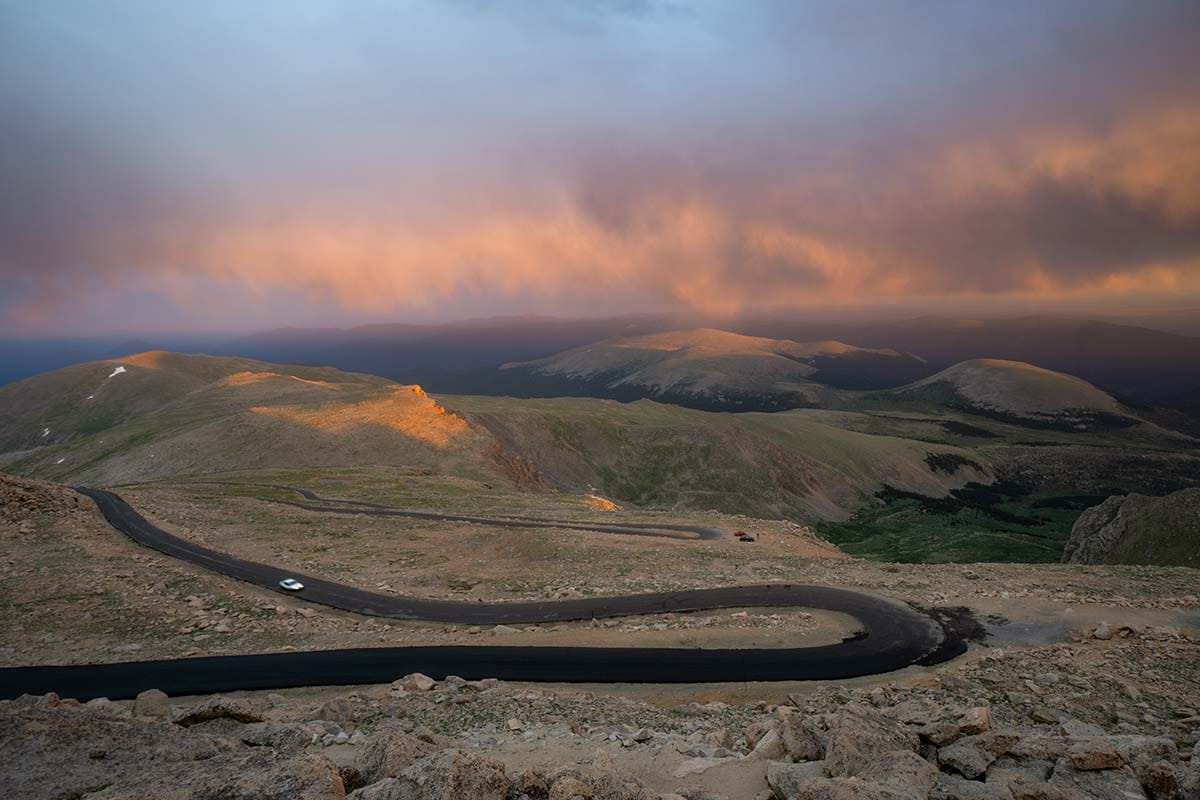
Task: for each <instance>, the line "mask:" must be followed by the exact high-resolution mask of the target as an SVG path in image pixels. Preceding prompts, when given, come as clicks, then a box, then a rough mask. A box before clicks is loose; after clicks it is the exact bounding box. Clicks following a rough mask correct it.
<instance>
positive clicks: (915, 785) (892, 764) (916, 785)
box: [858, 750, 938, 797]
mask: <svg viewBox="0 0 1200 800" xmlns="http://www.w3.org/2000/svg"><path fill="white" fill-rule="evenodd" d="M858 777H860V778H863V779H865V780H869V781H875V782H877V783H881V784H884V785H885V786H894V787H897V788H901V789H911V790H912V791H913V793H914V794H915V795H916V796H918V797H924V796H925V795H927V794H929V790H930V789H932V788H933V786H934V784H935V783H937V777H938V768H937V767H935V766H934V765H933V764H930V763H929V762H928V761H926V760H925V759H923V758H921V757H920V756H919V755H917V754H916V753H914V752H913V751H911V750H893V751H892V752H890V753H884V754H883V755H881V756H877V757H875V758H874V759H872V760H871V761H870V763H868V764H867V765H866V766H865V767H864V768H863V769H862V771H861V772H859V773H858Z"/></svg>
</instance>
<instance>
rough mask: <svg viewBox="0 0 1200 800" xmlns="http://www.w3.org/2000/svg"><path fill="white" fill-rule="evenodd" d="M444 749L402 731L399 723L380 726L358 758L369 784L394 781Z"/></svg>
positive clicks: (361, 773) (359, 752) (356, 766)
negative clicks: (389, 779) (386, 780)
mask: <svg viewBox="0 0 1200 800" xmlns="http://www.w3.org/2000/svg"><path fill="white" fill-rule="evenodd" d="M440 749H442V748H440V747H438V746H437V745H436V744H433V743H431V742H428V741H426V740H424V739H421V738H419V737H417V736H413V735H412V734H410V733H407V732H405V731H404V730H402V729H401V728H400V727H399V726H398V725H397V724H396V723H391V724H385V725H382V726H380V727H379V728H378V729H377V730H376V731H374V732H373V733H371V734H370V736H369V737H368V739H367V743H366V745H365V746H364V747H363V748H362V749H360V750H359V751H358V753H357V755H356V757H355V759H354V766H355V768H356V769H357V770H358V772H359V774H360V775H361V776H362V780H363V782H364V783H366V784H372V783H375V782H377V781H381V780H383V779H384V778H394V777H396V776H397V775H399V774H400V772H401V771H402V770H404V769H405V768H407V767H409V766H411V765H413V764H414V763H416V762H417V761H419V760H421V759H422V758H425V757H426V756H430V755H432V754H433V753H436V752H437V751H438V750H440Z"/></svg>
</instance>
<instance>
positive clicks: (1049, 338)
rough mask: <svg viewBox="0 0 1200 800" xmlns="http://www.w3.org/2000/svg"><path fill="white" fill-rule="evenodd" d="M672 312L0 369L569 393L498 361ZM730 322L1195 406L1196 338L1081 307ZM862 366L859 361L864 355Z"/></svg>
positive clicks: (53, 358) (679, 323)
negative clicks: (1071, 312) (154, 365)
mask: <svg viewBox="0 0 1200 800" xmlns="http://www.w3.org/2000/svg"><path fill="white" fill-rule="evenodd" d="M703 324H704V323H703V321H697V320H693V319H684V318H680V317H678V316H653V315H635V316H625V317H611V318H602V319H586V320H567V319H557V318H549V317H515V318H514V317H507V318H495V319H482V320H468V321H464V322H456V323H449V324H442V325H414V324H403V323H401V324H389V325H366V326H361V327H357V328H348V329H338V328H304V329H295V328H291V329H281V330H275V331H268V332H264V333H259V334H254V335H251V336H244V337H240V338H237V339H233V340H221V339H218V338H217V337H207V338H204V339H194V340H190V341H189V340H184V339H176V340H173V341H157V340H155V341H140V342H137V343H136V346H132V345H133V344H135V343H131V342H124V341H121V340H115V339H110V340H105V341H94V340H93V341H88V340H73V341H70V342H37V343H27V342H15V343H14V342H8V343H0V381H3V382H9V381H12V380H16V379H19V378H22V377H27V376H28V375H32V374H35V373H37V372H41V371H45V370H47V369H54V368H57V367H61V366H65V365H67V364H71V363H78V362H81V361H86V360H91V359H98V358H107V357H112V356H114V355H117V354H119V353H126V352H130V351H133V350H137V349H146V348H147V347H151V346H153V347H169V348H171V349H174V350H178V351H182V352H207V353H211V354H216V355H236V356H243V357H249V358H257V359H262V360H266V361H272V362H284V363H296V364H306V365H327V366H335V367H338V368H339V369H345V370H352V371H357V372H368V373H371V374H375V375H381V376H384V377H387V378H392V379H396V380H401V381H410V382H418V383H421V384H422V385H425V386H428V387H429V388H431V389H433V390H436V391H443V392H459V393H473V392H474V393H478V392H485V393H510V394H511V393H516V394H522V393H525V394H530V393H531V394H534V395H539V394H543V395H544V394H545V393H547V392H549V393H555V392H565V393H567V394H570V393H572V391H571V390H572V385H573V384H574V383H577V382H574V381H573V382H571V384H572V385H564V384H562V383H561V382H557V381H556V380H551V379H552V378H554V377H555V376H554V374H553V373H552V372H546V371H543V372H544V374H543V375H542V377H543V378H546V379H547V380H544V381H540V382H536V383H535V382H533V381H529V380H526V381H524V382H523V383H521V382H517V380H516V379H517V378H518V377H519V375H518V374H517V373H511V371H510V374H509V375H500V374H499V373H500V372H501V370H498V369H497V368H498V367H499V366H500V365H502V364H506V363H512V362H526V361H535V360H539V359H545V358H549V357H551V356H556V355H557V354H559V353H562V352H563V351H568V350H571V349H574V348H578V347H581V346H583V345H588V344H592V343H595V342H599V341H602V340H605V339H612V338H618V337H631V336H640V335H645V334H651V333H663V332H667V331H672V330H677V329H680V328H693V327H697V326H700V325H703ZM715 324H716V325H717V326H718V327H720V328H722V329H723V330H726V331H728V332H732V333H738V334H743V335H746V336H755V337H764V338H770V339H782V340H790V341H792V342H819V341H837V342H840V343H843V344H845V345H850V346H853V347H855V348H861V349H866V350H890V351H896V352H898V353H902V354H907V355H908V356H912V357H915V359H916V360H915V361H906V360H904V359H895V358H877V357H875V356H866V355H860V356H855V357H841V358H838V359H830V360H827V361H826V362H825V363H823V364H817V367H818V371H819V372H821V373H823V374H822V375H821V377H820V379H819V380H818V382H819V383H822V384H823V385H826V386H831V387H835V388H839V387H845V388H858V389H867V388H886V387H889V386H900V385H902V384H905V383H909V382H911V381H913V380H916V379H919V378H922V377H928V376H929V375H932V374H933V373H935V372H937V371H938V370H941V369H944V368H946V367H949V366H951V365H953V364H956V363H958V362H961V361H966V360H971V359H985V358H992V359H1004V360H1012V361H1023V362H1026V363H1029V364H1033V365H1035V366H1038V367H1042V368H1045V369H1050V370H1054V371H1057V372H1064V373H1068V374H1070V375H1074V376H1076V377H1079V378H1082V379H1084V380H1086V381H1088V382H1089V383H1092V384H1095V385H1096V386H1098V387H1100V388H1102V389H1104V390H1106V391H1108V392H1111V393H1114V394H1116V395H1117V396H1118V397H1120V398H1121V399H1122V400H1124V401H1125V402H1127V403H1133V404H1140V405H1147V406H1151V405H1153V406H1167V407H1171V408H1182V409H1186V410H1187V411H1189V412H1190V413H1200V400H1197V398H1200V338H1197V337H1191V336H1182V335H1179V334H1175V333H1167V332H1164V331H1160V330H1153V329H1150V328H1144V327H1137V326H1132V325H1122V324H1116V323H1112V322H1102V321H1095V320H1087V319H1075V318H1068V317H1054V316H1028V317H1020V318H1003V319H962V318H946V317H920V318H916V319H911V320H905V321H901V322H890V323H883V324H870V325H848V324H838V323H829V322H809V321H804V320H796V319H786V318H781V319H760V320H725V321H721V322H719V323H715ZM868 361H870V362H872V363H870V364H869V366H870V368H869V369H868V368H867V366H868V364H867V362H868Z"/></svg>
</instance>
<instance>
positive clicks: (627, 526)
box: [221, 483, 724, 541]
mask: <svg viewBox="0 0 1200 800" xmlns="http://www.w3.org/2000/svg"><path fill="white" fill-rule="evenodd" d="M221 485H240V486H261V487H263V488H267V489H282V490H283V491H287V492H295V493H296V494H298V495H300V496H301V497H303V498H304V499H305V500H312V501H315V502H319V503H326V504H328V503H335V504H337V505H324V506H314V505H309V504H307V503H296V502H293V501H290V500H279V499H277V498H268V497H260V498H258V499H260V500H262V501H264V502H267V503H277V504H279V505H285V506H292V507H293V508H302V509H304V510H305V511H317V512H321V513H324V514H365V515H369V516H375V517H408V518H410V519H424V520H432V521H439V522H469V523H472V524H475V525H488V526H491V527H495V528H565V529H568V530H576V531H595V532H600V533H616V534H620V535H624V536H651V537H657V538H664V539H679V540H684V541H697V540H699V541H715V540H717V539H721V538H723V537H724V533H723V532H722V531H721V530H719V529H718V528H709V527H706V526H704V525H677V524H670V523H659V522H645V523H625V522H602V523H592V522H574V521H569V520H556V519H545V518H543V517H516V516H499V517H473V516H468V515H463V514H443V513H441V512H434V511H410V510H409V509H406V508H397V507H395V506H388V505H384V504H382V503H372V502H369V501H367V500H344V499H340V498H336V497H321V496H320V495H318V494H317V493H316V492H313V491H310V490H308V489H299V488H296V487H295V486H284V485H283V484H281V483H243V484H227V483H225V484H221ZM681 533H690V534H693V535H692V536H680V535H679V534H681Z"/></svg>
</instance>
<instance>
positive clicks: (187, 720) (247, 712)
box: [175, 695, 263, 728]
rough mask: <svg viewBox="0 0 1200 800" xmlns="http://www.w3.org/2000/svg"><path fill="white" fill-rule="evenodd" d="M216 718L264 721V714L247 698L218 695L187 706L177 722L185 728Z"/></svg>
mask: <svg viewBox="0 0 1200 800" xmlns="http://www.w3.org/2000/svg"><path fill="white" fill-rule="evenodd" d="M214 719H230V720H233V721H235V722H244V723H245V722H262V719H263V718H262V715H261V714H259V713H258V712H257V711H255V710H254V707H253V706H251V705H250V704H249V703H248V702H246V701H245V700H238V699H234V698H231V697H223V696H221V695H216V696H214V697H210V698H208V699H207V700H205V701H204V702H203V703H200V704H199V705H195V706H191V707H190V708H185V709H184V710H183V711H181V712H179V714H178V715H176V717H175V724H176V725H182V726H184V727H185V728H186V727H188V726H190V725H196V724H198V723H201V722H208V721H210V720H214Z"/></svg>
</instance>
